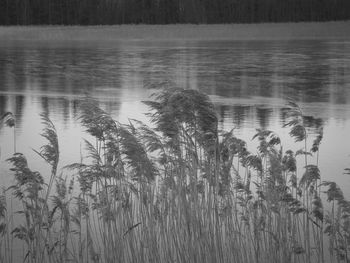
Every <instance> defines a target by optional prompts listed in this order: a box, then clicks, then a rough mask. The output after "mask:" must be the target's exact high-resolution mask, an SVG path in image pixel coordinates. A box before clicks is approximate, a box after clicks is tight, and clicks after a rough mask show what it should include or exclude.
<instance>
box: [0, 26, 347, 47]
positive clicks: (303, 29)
mask: <svg viewBox="0 0 350 263" xmlns="http://www.w3.org/2000/svg"><path fill="white" fill-rule="evenodd" d="M298 39H300V40H317V39H350V21H334V22H297V23H294V22H293V23H261V24H212V25H207V24H198V25H195V24H170V25H144V24H142V25H141V24H140V25H111V26H98V25H94V26H76V25H74V26H57V25H50V26H0V42H3V41H53V40H54V41H66V40H67V41H142V40H146V41H153V40H155V41H169V40H298Z"/></svg>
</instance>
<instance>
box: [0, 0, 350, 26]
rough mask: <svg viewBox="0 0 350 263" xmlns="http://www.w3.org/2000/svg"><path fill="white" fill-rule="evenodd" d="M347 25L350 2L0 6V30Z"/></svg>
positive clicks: (102, 1) (61, 0) (13, 1)
mask: <svg viewBox="0 0 350 263" xmlns="http://www.w3.org/2000/svg"><path fill="white" fill-rule="evenodd" d="M348 19H350V0H0V24H1V25H36V24H60V25H73V24H74V25H96V24H130V23H133V24H138V23H144V24H170V23H209V24H211V23H257V22H288V21H295V22H296V21H329V20H348Z"/></svg>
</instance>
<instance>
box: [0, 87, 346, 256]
mask: <svg viewBox="0 0 350 263" xmlns="http://www.w3.org/2000/svg"><path fill="white" fill-rule="evenodd" d="M145 103H146V104H147V105H148V106H149V107H150V112H149V113H148V116H149V118H150V121H151V123H152V126H151V127H149V126H147V125H146V124H144V123H142V122H140V121H137V120H130V121H129V123H128V124H127V125H123V124H120V123H119V122H117V121H115V120H113V119H112V118H111V116H110V115H109V114H108V113H106V112H105V111H103V110H102V109H100V108H99V107H97V106H96V103H95V102H94V101H93V100H91V99H86V100H85V101H84V102H82V103H81V107H80V108H81V115H80V121H81V123H82V125H83V126H84V127H85V128H86V131H87V133H88V134H90V135H91V136H92V137H93V141H85V145H86V150H85V153H86V156H84V158H82V161H81V162H79V163H74V164H70V165H68V166H66V167H65V168H64V169H63V171H62V172H60V173H58V170H57V167H58V161H59V148H58V138H57V134H56V131H55V127H54V125H53V124H52V123H51V121H50V120H49V119H48V117H47V116H42V119H43V123H44V125H45V128H44V130H43V134H42V135H43V136H44V137H45V138H46V139H47V140H48V143H47V145H44V146H43V147H42V148H41V149H40V150H39V151H38V152H37V153H38V154H39V155H40V156H41V157H42V158H43V159H44V160H45V161H46V163H47V164H48V165H49V166H50V167H51V174H50V175H49V176H43V175H41V174H40V173H39V172H36V171H31V170H30V168H29V166H28V164H27V160H26V159H25V157H24V156H23V155H22V154H19V153H15V154H14V156H13V157H11V158H10V159H9V160H8V161H9V162H10V163H11V164H12V166H13V168H12V169H11V170H12V172H13V174H14V179H15V184H14V185H13V186H12V187H10V189H7V192H9V191H11V192H12V194H13V195H14V196H15V198H16V199H17V200H18V201H19V203H20V204H21V207H22V210H21V211H19V212H18V213H17V215H16V216H18V217H20V218H21V220H22V221H21V223H20V225H18V226H14V227H12V226H11V224H9V223H10V221H11V220H10V216H9V214H8V212H9V211H8V209H6V203H7V202H6V200H5V195H2V197H1V198H0V237H1V239H0V249H1V251H2V252H4V253H1V255H2V256H0V262H13V258H12V254H11V253H10V250H11V249H10V246H11V242H13V238H15V239H18V240H20V241H21V242H22V243H23V244H24V246H23V247H24V249H25V253H24V258H23V259H22V260H24V261H25V262H162V263H163V262H208V263H209V262H349V260H350V255H349V252H350V246H349V244H350V243H349V241H350V218H349V215H350V203H349V201H347V200H346V199H345V198H344V196H343V194H342V191H341V190H340V188H339V186H337V185H336V183H334V182H322V181H321V174H320V170H319V168H318V152H319V147H320V144H321V141H322V136H323V134H322V121H321V120H319V119H315V118H312V117H309V116H304V115H303V112H302V110H301V109H300V108H299V107H298V105H296V104H295V103H292V102H291V103H289V104H288V105H287V107H286V109H285V111H286V114H287V115H288V122H287V123H286V124H285V126H286V127H290V135H291V136H292V137H293V138H294V139H295V141H296V143H298V144H300V145H301V149H300V150H298V151H297V152H293V151H291V150H287V151H283V148H282V143H281V140H280V138H279V137H278V135H277V134H275V133H274V132H272V131H268V130H257V133H256V135H255V136H254V137H253V140H257V141H258V144H259V146H258V148H257V149H256V152H254V153H253V152H249V151H248V149H247V145H246V142H244V141H243V140H241V139H239V138H237V137H236V136H235V134H234V131H233V130H231V131H219V130H218V120H217V117H216V113H215V110H214V107H213V105H212V103H211V102H210V100H209V98H208V96H206V95H204V94H202V93H200V92H198V91H194V90H183V89H165V90H163V91H161V92H159V93H157V94H156V95H154V97H153V100H152V101H147V102H145ZM300 157H302V158H300ZM300 159H302V161H301V162H302V164H298V163H297V160H300ZM300 167H303V168H302V169H301V168H300ZM44 178H49V182H48V183H46V182H45V180H44ZM323 196H324V197H323ZM325 200H327V201H328V202H329V204H330V209H329V211H327V212H324V207H323V202H324V201H325ZM11 216H12V215H11ZM3 255H5V256H3Z"/></svg>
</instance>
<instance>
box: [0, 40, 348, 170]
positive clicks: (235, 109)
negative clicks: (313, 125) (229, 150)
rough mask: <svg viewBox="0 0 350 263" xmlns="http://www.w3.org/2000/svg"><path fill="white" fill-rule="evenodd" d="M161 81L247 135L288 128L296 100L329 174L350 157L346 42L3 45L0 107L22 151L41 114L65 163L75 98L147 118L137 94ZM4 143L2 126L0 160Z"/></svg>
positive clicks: (73, 133) (119, 115) (72, 137)
mask: <svg viewBox="0 0 350 263" xmlns="http://www.w3.org/2000/svg"><path fill="white" fill-rule="evenodd" d="M160 83H162V85H163V86H170V87H171V86H179V87H183V88H193V89H199V90H201V91H203V92H205V93H207V94H209V95H211V98H212V99H213V101H214V103H215V105H216V108H217V112H218V115H219V117H220V127H221V128H226V129H230V128H233V127H234V128H236V131H237V134H239V135H240V136H241V137H243V138H244V139H248V140H249V139H250V138H251V136H252V134H253V133H254V129H255V128H266V129H275V130H276V129H277V131H279V132H281V133H282V134H283V133H285V134H286V131H284V130H281V129H280V127H281V126H282V125H283V123H284V122H285V114H284V112H283V109H282V108H283V107H284V102H285V100H286V99H293V100H295V101H297V102H298V103H299V104H300V105H301V106H302V107H303V109H304V110H305V112H306V114H308V115H312V116H315V117H321V118H323V119H324V121H325V126H326V127H325V139H324V142H323V148H324V149H325V150H324V151H323V154H324V156H321V157H322V158H324V162H323V163H324V164H326V165H325V167H324V168H323V169H324V171H325V173H327V174H331V173H334V174H333V175H329V176H330V177H332V176H333V177H334V176H336V174H342V169H343V168H345V167H346V166H347V165H348V164H349V163H350V162H349V156H348V155H349V154H350V147H349V146H350V145H349V142H348V141H349V140H348V139H347V138H346V136H347V133H348V132H349V131H350V130H349V128H350V45H349V43H348V42H346V41H340V40H339V41H328V40H317V41H314V40H313V41H248V42H247V41H235V42H229V41H226V42H215V41H208V42H206V41H201V42H180V41H179V42H175V43H167V42H161V43H157V42H132V43H129V45H126V44H125V42H124V43H123V44H122V43H117V42H115V43H80V42H72V43H68V42H62V43H60V42H56V43H52V42H15V43H0V113H1V114H2V113H4V112H6V111H12V112H14V113H15V115H16V119H17V131H16V132H17V137H18V144H19V145H20V146H21V147H22V151H23V152H28V153H29V152H30V150H29V149H30V147H33V148H35V147H38V146H40V144H41V143H42V141H40V139H37V137H39V136H38V134H39V133H40V129H41V126H40V120H39V116H38V115H39V113H41V112H46V113H48V114H49V116H50V117H51V118H52V119H53V121H54V122H55V124H56V126H57V128H58V131H59V133H60V134H61V135H60V134H59V135H60V136H61V137H60V138H62V139H61V149H62V152H63V153H62V156H68V157H66V160H65V161H66V162H73V161H76V160H73V159H74V158H79V153H80V148H79V147H80V142H81V140H80V138H81V136H82V135H81V128H80V127H79V125H78V124H77V120H76V119H77V115H78V102H79V100H81V98H83V97H84V94H86V93H88V94H90V95H91V96H93V97H95V98H96V99H97V100H98V103H100V105H101V106H102V107H103V108H104V109H106V110H107V111H108V112H110V113H111V114H113V116H114V117H115V118H116V119H118V120H121V121H127V118H128V117H131V118H144V117H143V115H142V114H143V112H145V111H146V110H147V109H146V107H145V106H143V105H142V103H141V101H142V100H145V99H147V98H148V96H149V95H150V94H151V93H152V92H154V87H157V86H160ZM327 136H328V137H327ZM341 136H342V137H341ZM10 140H11V136H10V135H9V132H8V131H6V130H3V131H0V142H1V151H2V154H1V158H2V159H3V158H5V157H8V155H9V154H10V153H11V150H10V149H12V148H11V147H10V146H9V145H10V142H9V141H10ZM74 147H76V148H77V149H74ZM29 154H31V153H29ZM335 156H337V157H336V159H334V158H335ZM348 166H350V165H348ZM334 171H335V172H336V174H335V172H334Z"/></svg>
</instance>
